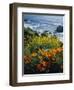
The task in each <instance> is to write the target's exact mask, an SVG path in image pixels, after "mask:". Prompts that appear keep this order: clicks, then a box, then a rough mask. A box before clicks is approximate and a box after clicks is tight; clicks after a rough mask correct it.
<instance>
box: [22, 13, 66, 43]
mask: <svg viewBox="0 0 74 90" xmlns="http://www.w3.org/2000/svg"><path fill="white" fill-rule="evenodd" d="M63 17H64V16H61V15H36V14H24V15H23V19H24V27H25V28H27V27H29V28H31V29H32V30H34V31H37V32H38V33H39V34H41V33H43V32H44V31H48V32H50V33H51V34H54V32H55V31H56V29H57V27H58V26H59V25H60V26H63ZM55 35H56V36H57V37H58V38H59V39H60V41H62V42H63V32H61V33H58V32H56V33H55Z"/></svg>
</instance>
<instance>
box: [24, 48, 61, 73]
mask: <svg viewBox="0 0 74 90" xmlns="http://www.w3.org/2000/svg"><path fill="white" fill-rule="evenodd" d="M62 51H63V48H62V47H59V48H54V49H48V50H44V49H38V51H37V52H32V54H31V55H27V56H24V62H25V64H27V63H31V62H32V59H33V58H35V57H38V61H39V63H37V64H35V65H36V69H37V70H38V71H39V72H42V71H45V70H47V69H48V68H50V67H51V63H52V62H56V61H57V60H59V59H58V58H57V59H56V58H54V56H56V55H58V54H59V53H60V52H62ZM61 56H62V57H63V55H61ZM44 57H47V58H48V61H47V60H44Z"/></svg>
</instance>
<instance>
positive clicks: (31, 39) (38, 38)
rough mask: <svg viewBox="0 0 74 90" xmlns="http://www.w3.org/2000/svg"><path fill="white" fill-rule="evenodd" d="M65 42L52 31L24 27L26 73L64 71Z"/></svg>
mask: <svg viewBox="0 0 74 90" xmlns="http://www.w3.org/2000/svg"><path fill="white" fill-rule="evenodd" d="M62 72H63V43H62V42H61V41H60V40H59V38H58V37H57V36H55V35H52V34H51V33H47V32H44V33H42V34H41V35H39V34H38V33H37V32H36V31H33V30H32V29H30V28H25V29H24V74H41V73H62Z"/></svg>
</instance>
